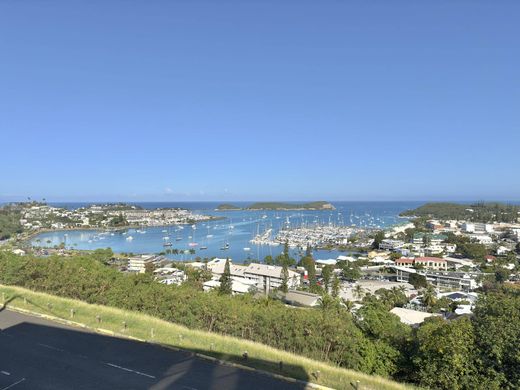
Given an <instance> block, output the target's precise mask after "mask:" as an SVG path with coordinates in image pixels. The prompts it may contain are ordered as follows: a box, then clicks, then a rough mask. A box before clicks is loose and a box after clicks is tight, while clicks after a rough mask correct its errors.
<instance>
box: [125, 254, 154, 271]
mask: <svg viewBox="0 0 520 390" xmlns="http://www.w3.org/2000/svg"><path fill="white" fill-rule="evenodd" d="M154 260H155V256H154V255H141V256H134V257H130V258H129V259H128V271H131V272H139V273H140V274H144V273H145V271H146V265H147V264H151V263H153V262H154Z"/></svg>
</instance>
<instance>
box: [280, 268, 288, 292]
mask: <svg viewBox="0 0 520 390" xmlns="http://www.w3.org/2000/svg"><path fill="white" fill-rule="evenodd" d="M288 281H289V270H288V269H287V264H284V265H283V266H282V284H281V285H280V290H281V291H282V292H284V293H286V292H287V291H289V286H288Z"/></svg>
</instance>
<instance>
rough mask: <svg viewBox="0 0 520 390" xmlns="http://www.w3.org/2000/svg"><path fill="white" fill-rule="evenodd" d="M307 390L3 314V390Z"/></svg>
mask: <svg viewBox="0 0 520 390" xmlns="http://www.w3.org/2000/svg"><path fill="white" fill-rule="evenodd" d="M301 388H303V386H301V385H298V384H294V383H289V382H285V381H281V380H277V379H273V378H270V377H268V376H265V375H261V374H257V373H254V372H250V371H247V370H241V369H238V368H234V367H229V366H224V365H219V364H215V363H212V362H210V361H206V360H203V359H199V358H195V357H193V356H191V354H190V353H188V352H177V351H172V350H169V349H166V348H162V347H160V346H156V345H150V344H146V343H140V342H137V341H131V340H124V339H119V338H115V337H108V336H102V335H99V334H95V333H91V332H89V331H86V330H82V329H81V330H80V329H78V328H74V327H68V326H65V325H62V324H57V323H54V322H51V321H47V320H44V319H41V318H38V317H32V316H27V315H23V314H19V313H16V312H12V311H9V310H3V311H1V312H0V390H7V389H13V390H22V389H96V390H101V389H180V390H202V389H247V390H253V389H269V390H275V389H301Z"/></svg>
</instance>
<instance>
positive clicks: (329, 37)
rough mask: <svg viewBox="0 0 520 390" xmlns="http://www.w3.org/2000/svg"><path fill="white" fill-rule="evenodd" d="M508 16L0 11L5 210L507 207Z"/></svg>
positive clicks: (56, 8)
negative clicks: (109, 203) (94, 203)
mask: <svg viewBox="0 0 520 390" xmlns="http://www.w3.org/2000/svg"><path fill="white" fill-rule="evenodd" d="M519 21H520V2H519V1H499V2H497V1H491V0H489V1H475V0H472V1H469V0H468V1H456V0H455V1H433V0H432V1H417V0H410V1H387V0H384V1H383V0H381V1H304V0H303V1H302V0H298V1H297V0H294V1H289V0H287V1H284V0H273V1H254V2H253V1H242V0H241V1H239V0H237V1H206V2H203V1H166V0H165V1H145V0H141V1H110V0H102V1H101V0H99V1H86V0H85V1H71V0H67V1H52V0H49V1H44V0H33V1H29V0H27V1H15V0H3V1H0V132H1V145H2V148H1V151H0V163H1V167H2V174H1V177H0V200H13V199H23V198H25V197H27V196H32V197H40V198H41V197H46V198H47V199H51V200H190V199H192V200H208V199H210V200H220V199H229V200H240V199H245V200H253V199H273V200H286V199H299V200H306V199H326V200H360V199H362V200H365V199H366V200H387V199H403V200H409V199H420V200H424V199H454V200H463V199H483V200H491V199H497V200H501V199H509V200H514V199H520V22H519Z"/></svg>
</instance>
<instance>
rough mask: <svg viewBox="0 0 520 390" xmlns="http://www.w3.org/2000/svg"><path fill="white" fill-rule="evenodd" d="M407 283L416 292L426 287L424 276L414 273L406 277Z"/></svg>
mask: <svg viewBox="0 0 520 390" xmlns="http://www.w3.org/2000/svg"><path fill="white" fill-rule="evenodd" d="M408 283H410V284H411V285H412V286H413V287H414V288H415V289H416V290H418V289H420V288H425V287H426V286H428V282H427V280H426V277H425V276H424V275H420V274H416V273H415V274H410V276H409V277H408Z"/></svg>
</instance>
